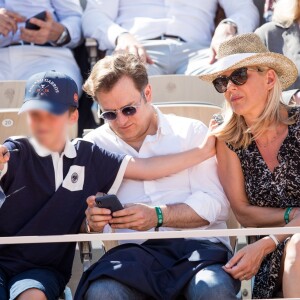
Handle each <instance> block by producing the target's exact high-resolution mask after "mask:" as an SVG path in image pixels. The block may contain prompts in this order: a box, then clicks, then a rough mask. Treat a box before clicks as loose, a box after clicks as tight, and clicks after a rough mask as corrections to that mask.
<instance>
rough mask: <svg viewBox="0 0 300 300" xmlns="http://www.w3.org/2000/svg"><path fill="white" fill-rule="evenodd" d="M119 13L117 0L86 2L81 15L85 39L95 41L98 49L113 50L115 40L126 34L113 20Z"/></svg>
mask: <svg viewBox="0 0 300 300" xmlns="http://www.w3.org/2000/svg"><path fill="white" fill-rule="evenodd" d="M118 13H119V0H109V1H105V0H88V3H87V7H86V10H85V12H84V14H83V19H82V24H83V33H84V36H85V37H86V38H94V39H96V40H97V42H98V45H99V49H101V50H108V49H114V48H115V46H116V39H117V38H118V36H119V35H120V34H121V33H124V32H127V30H126V29H124V28H122V27H121V26H119V25H118V24H117V23H116V22H115V20H116V18H117V16H118Z"/></svg>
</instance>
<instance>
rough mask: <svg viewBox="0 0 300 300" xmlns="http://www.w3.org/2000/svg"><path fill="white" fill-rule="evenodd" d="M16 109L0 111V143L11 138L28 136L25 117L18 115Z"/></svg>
mask: <svg viewBox="0 0 300 300" xmlns="http://www.w3.org/2000/svg"><path fill="white" fill-rule="evenodd" d="M18 111H19V109H18V108H10V109H0V128H1V130H0V143H1V144H2V143H3V142H4V141H5V140H6V139H7V138H8V137H11V136H26V135H28V134H29V132H28V129H27V124H26V115H25V114H22V115H18Z"/></svg>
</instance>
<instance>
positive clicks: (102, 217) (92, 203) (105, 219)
mask: <svg viewBox="0 0 300 300" xmlns="http://www.w3.org/2000/svg"><path fill="white" fill-rule="evenodd" d="M86 202H87V204H88V208H87V210H86V211H85V215H86V219H87V222H88V225H89V227H90V229H91V231H92V232H103V229H104V227H105V226H106V225H108V224H109V221H111V220H112V215H111V211H110V210H109V209H106V208H99V207H97V206H96V197H95V196H90V197H89V198H87V200H86Z"/></svg>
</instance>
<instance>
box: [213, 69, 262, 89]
mask: <svg viewBox="0 0 300 300" xmlns="http://www.w3.org/2000/svg"><path fill="white" fill-rule="evenodd" d="M247 71H256V72H263V70H261V69H260V68H240V69H237V70H235V71H233V72H232V73H231V74H230V75H229V76H219V77H218V78H216V79H215V80H214V81H213V82H212V83H213V85H214V87H215V89H216V90H217V92H219V93H225V92H226V91H227V86H228V83H229V81H231V82H232V83H234V84H235V85H243V84H245V83H246V82H247V80H248V73H247Z"/></svg>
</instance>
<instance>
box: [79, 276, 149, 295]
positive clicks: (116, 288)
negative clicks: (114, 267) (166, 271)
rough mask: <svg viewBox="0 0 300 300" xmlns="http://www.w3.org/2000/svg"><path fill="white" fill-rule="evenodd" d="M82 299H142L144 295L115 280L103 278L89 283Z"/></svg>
mask: <svg viewBox="0 0 300 300" xmlns="http://www.w3.org/2000/svg"><path fill="white" fill-rule="evenodd" d="M84 299H85V300H95V299H105V300H135V299H136V300H137V299H144V296H143V295H142V294H140V293H139V292H138V291H135V290H133V289H131V288H130V287H128V286H126V285H124V284H122V283H120V282H118V281H116V280H113V279H110V278H103V279H99V280H96V281H94V282H92V283H91V285H90V286H89V288H88V290H87V292H86V294H85V297H84Z"/></svg>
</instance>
